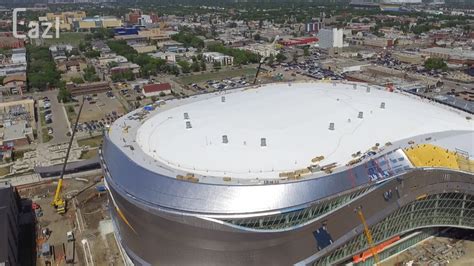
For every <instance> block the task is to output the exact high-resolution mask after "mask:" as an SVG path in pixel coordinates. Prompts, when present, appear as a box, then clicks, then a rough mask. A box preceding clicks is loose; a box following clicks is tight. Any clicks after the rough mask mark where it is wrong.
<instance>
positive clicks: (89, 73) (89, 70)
mask: <svg viewBox="0 0 474 266" xmlns="http://www.w3.org/2000/svg"><path fill="white" fill-rule="evenodd" d="M82 76H83V77H84V80H86V81H89V82H94V81H99V80H100V78H99V76H97V75H96V72H95V68H94V67H93V66H87V67H86V68H85V69H84V75H82Z"/></svg>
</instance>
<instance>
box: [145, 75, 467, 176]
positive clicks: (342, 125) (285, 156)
mask: <svg viewBox="0 0 474 266" xmlns="http://www.w3.org/2000/svg"><path fill="white" fill-rule="evenodd" d="M222 97H225V101H223V100H222ZM178 101H179V100H178ZM382 102H383V103H385V108H381V104H382ZM167 105H168V104H167ZM160 109H161V108H160ZM359 112H362V114H363V118H358V116H359ZM185 113H187V114H188V116H189V119H188V120H186V119H185V118H184V116H185ZM186 122H190V125H191V128H187V126H186ZM330 123H334V130H330V129H329V127H330ZM447 130H469V131H473V130H474V125H473V122H472V120H467V119H466V115H465V114H464V113H462V112H457V111H454V110H453V109H450V108H448V107H445V106H441V105H439V104H435V103H431V102H428V101H427V100H422V99H420V98H418V97H415V96H408V95H405V94H401V93H391V92H388V91H384V90H376V89H374V88H372V89H371V90H370V92H367V88H366V86H365V85H358V86H357V89H354V87H353V85H352V84H342V83H339V84H336V85H333V84H332V83H294V84H291V86H290V85H289V84H271V85H266V86H262V87H261V88H258V89H248V90H245V89H244V90H234V91H232V92H228V93H226V94H223V93H222V94H219V95H216V96H213V97H207V98H205V99H199V98H198V99H196V100H194V101H189V103H186V104H181V105H176V106H174V107H172V108H169V109H166V110H159V112H157V113H156V114H153V116H151V117H150V118H148V119H147V120H146V121H145V122H144V123H143V124H142V125H141V126H140V128H138V132H137V135H136V142H137V144H138V145H139V146H140V147H141V149H142V150H143V151H144V152H145V153H146V154H148V155H149V156H151V157H153V158H154V159H155V160H157V161H160V162H161V163H163V164H165V165H168V166H169V167H170V168H175V169H179V170H181V171H185V172H191V173H196V174H201V175H205V176H220V177H225V176H229V177H238V178H249V179H251V178H256V177H258V178H261V179H265V178H276V177H278V175H279V173H280V172H286V171H293V170H296V169H302V168H305V167H308V166H309V165H311V159H312V158H314V157H316V156H321V155H322V156H324V158H325V159H324V160H323V161H322V162H321V165H325V164H330V163H333V162H335V163H338V165H345V164H346V163H347V162H349V161H350V160H351V159H353V158H352V156H351V155H352V154H353V153H356V152H358V151H361V152H365V151H367V150H368V149H370V148H371V147H373V146H374V145H375V144H376V143H380V144H381V145H384V144H385V143H386V142H394V141H397V140H402V139H407V138H410V137H412V136H417V135H421V134H429V133H435V132H442V131H447ZM223 135H226V136H227V140H228V143H223ZM262 138H265V140H266V146H265V147H262V146H261V139H262Z"/></svg>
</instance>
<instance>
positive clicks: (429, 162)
mask: <svg viewBox="0 0 474 266" xmlns="http://www.w3.org/2000/svg"><path fill="white" fill-rule="evenodd" d="M405 153H406V155H407V156H408V158H409V159H410V161H411V163H412V164H413V165H414V166H416V167H442V168H450V169H456V170H459V164H458V157H457V154H456V153H454V152H451V151H449V150H447V149H444V148H441V147H438V146H435V145H432V144H421V145H417V146H415V147H410V148H408V149H405Z"/></svg>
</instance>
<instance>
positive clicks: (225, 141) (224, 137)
mask: <svg viewBox="0 0 474 266" xmlns="http://www.w3.org/2000/svg"><path fill="white" fill-rule="evenodd" d="M222 143H225V144H227V143H229V138H227V135H222Z"/></svg>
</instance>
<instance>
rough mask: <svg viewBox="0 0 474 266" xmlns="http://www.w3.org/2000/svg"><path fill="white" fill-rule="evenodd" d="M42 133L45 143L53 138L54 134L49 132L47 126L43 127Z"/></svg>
mask: <svg viewBox="0 0 474 266" xmlns="http://www.w3.org/2000/svg"><path fill="white" fill-rule="evenodd" d="M41 133H42V134H41V137H42V139H43V143H46V142H48V141H50V140H52V139H53V136H51V135H49V134H48V129H47V128H43V129H41Z"/></svg>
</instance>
